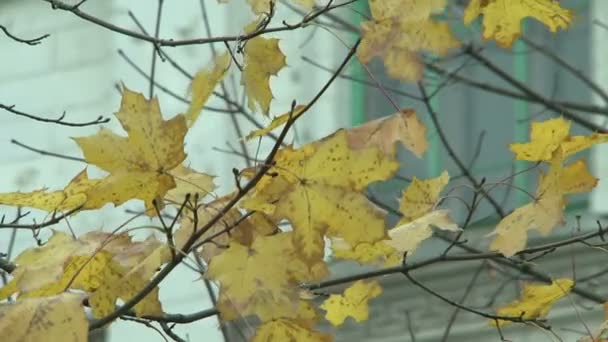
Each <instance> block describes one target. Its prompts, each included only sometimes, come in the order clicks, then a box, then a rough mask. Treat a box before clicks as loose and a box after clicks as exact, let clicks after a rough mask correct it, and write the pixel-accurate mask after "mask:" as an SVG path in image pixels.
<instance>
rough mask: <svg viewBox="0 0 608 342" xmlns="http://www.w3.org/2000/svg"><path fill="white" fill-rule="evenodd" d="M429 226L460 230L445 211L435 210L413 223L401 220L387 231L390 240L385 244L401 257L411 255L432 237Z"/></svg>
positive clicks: (454, 230) (453, 230)
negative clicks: (404, 254)
mask: <svg viewBox="0 0 608 342" xmlns="http://www.w3.org/2000/svg"><path fill="white" fill-rule="evenodd" d="M431 225H432V226H435V227H437V228H440V229H442V230H448V231H452V232H457V231H459V230H460V228H458V225H457V224H456V223H454V221H452V219H451V218H450V216H449V214H448V211H447V210H445V209H443V210H435V211H431V212H429V213H428V214H425V215H423V216H421V217H419V218H417V219H415V220H413V221H406V220H401V221H400V222H399V223H397V226H396V227H395V228H393V229H391V230H389V231H388V236H390V238H391V239H390V240H387V241H385V243H386V244H387V245H389V246H391V247H393V248H394V249H395V250H396V251H397V252H398V253H400V254H401V255H403V253H406V252H408V253H412V252H414V251H415V250H416V248H417V247H418V245H419V244H420V243H421V242H422V241H424V240H426V239H428V238H429V237H431V235H433V230H432V228H431Z"/></svg>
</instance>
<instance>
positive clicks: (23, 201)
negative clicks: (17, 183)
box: [0, 169, 100, 212]
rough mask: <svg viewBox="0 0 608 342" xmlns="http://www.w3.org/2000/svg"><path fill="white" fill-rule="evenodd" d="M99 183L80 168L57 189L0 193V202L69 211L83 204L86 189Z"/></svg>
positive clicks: (85, 198) (51, 210) (46, 209)
mask: <svg viewBox="0 0 608 342" xmlns="http://www.w3.org/2000/svg"><path fill="white" fill-rule="evenodd" d="M99 183H100V181H99V180H96V179H89V177H88V175H87V170H86V169H85V170H82V171H81V172H80V173H79V174H77V175H76V177H74V178H73V179H72V180H71V181H70V183H69V184H68V185H67V186H66V187H65V188H64V189H63V190H59V191H53V192H47V191H46V190H45V189H43V190H37V191H33V192H10V193H4V194H0V204H4V205H13V206H20V207H30V208H36V209H41V210H45V211H48V212H54V211H58V212H61V211H70V210H74V209H76V208H78V207H80V206H82V205H84V204H85V202H86V201H87V195H86V193H87V191H88V190H90V189H92V188H94V187H95V186H97V185H98V184H99Z"/></svg>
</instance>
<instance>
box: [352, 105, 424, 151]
mask: <svg viewBox="0 0 608 342" xmlns="http://www.w3.org/2000/svg"><path fill="white" fill-rule="evenodd" d="M346 137H347V139H348V145H349V146H350V147H351V148H353V149H360V148H364V147H371V146H378V147H379V148H380V149H381V150H382V151H383V152H384V153H385V154H386V155H389V156H390V155H393V154H394V153H395V142H396V141H401V142H402V143H403V145H404V146H405V147H406V148H407V149H408V150H410V151H412V153H414V154H415V155H416V156H417V157H421V156H422V154H423V153H424V152H425V151H426V149H427V148H428V141H427V140H426V126H424V124H423V123H422V122H421V121H420V119H418V116H417V115H416V112H415V111H414V110H413V109H403V110H401V111H400V112H397V113H395V114H393V115H389V116H387V117H384V118H380V119H376V120H372V121H368V122H366V123H365V124H363V125H360V126H357V127H353V128H349V129H347V130H346Z"/></svg>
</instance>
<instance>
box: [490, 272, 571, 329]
mask: <svg viewBox="0 0 608 342" xmlns="http://www.w3.org/2000/svg"><path fill="white" fill-rule="evenodd" d="M573 286H574V281H572V279H568V278H561V279H556V280H554V281H553V282H552V283H551V285H536V284H526V285H525V286H524V289H523V293H522V296H521V298H520V299H518V300H516V301H514V302H513V303H511V304H509V305H506V306H503V307H501V308H499V309H498V310H496V315H498V316H504V317H513V318H521V319H524V320H530V319H536V318H541V317H545V316H546V315H547V314H548V313H549V310H550V309H551V306H552V305H553V303H555V302H556V301H558V300H559V299H561V298H563V297H564V296H566V295H568V293H570V290H571V289H572V287H573ZM511 323H512V322H511V321H507V320H498V321H496V320H490V324H491V325H498V326H501V327H502V326H505V325H508V324H511Z"/></svg>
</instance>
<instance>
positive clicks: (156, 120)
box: [74, 88, 187, 212]
mask: <svg viewBox="0 0 608 342" xmlns="http://www.w3.org/2000/svg"><path fill="white" fill-rule="evenodd" d="M115 115H116V117H117V118H118V120H119V121H120V124H121V125H122V127H123V128H124V129H125V131H127V133H128V137H126V138H125V137H122V136H119V135H116V134H115V133H113V132H111V131H109V130H107V129H105V128H102V129H101V130H100V132H99V133H97V134H95V135H92V136H88V137H80V138H74V140H75V141H76V143H77V144H78V145H79V146H80V148H81V149H82V151H83V154H84V157H85V159H86V160H87V162H88V163H90V164H93V165H95V166H97V167H99V168H101V169H102V170H104V171H107V172H109V173H110V175H108V176H107V177H106V178H103V179H102V180H101V181H100V183H99V184H98V185H97V186H95V188H93V189H91V190H89V191H87V201H86V203H85V207H86V208H89V209H95V208H100V207H102V206H103V205H104V204H106V203H109V202H112V203H114V204H115V205H119V204H122V203H124V202H125V201H128V200H130V199H132V198H139V199H141V200H144V201H145V204H146V208H147V209H152V212H153V209H154V205H153V200H154V199H156V198H163V197H164V196H165V194H166V193H167V191H169V190H170V189H172V188H174V187H175V181H174V179H173V177H172V176H170V175H169V174H168V173H167V171H169V170H172V169H174V168H175V167H177V166H178V165H180V164H181V162H182V161H183V160H184V159H185V158H186V154H185V153H184V136H185V134H186V131H187V127H186V120H185V119H184V116H183V115H177V116H175V117H173V118H172V119H170V120H167V121H164V120H163V118H162V116H161V113H160V107H159V104H158V99H156V98H154V99H152V100H151V101H148V100H146V99H145V98H144V96H143V95H141V94H139V93H134V92H132V91H130V90H129V89H126V88H125V89H124V90H123V97H122V102H121V105H120V109H119V111H118V112H116V113H115ZM161 204H162V203H159V205H161Z"/></svg>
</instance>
